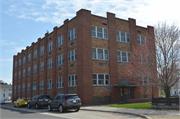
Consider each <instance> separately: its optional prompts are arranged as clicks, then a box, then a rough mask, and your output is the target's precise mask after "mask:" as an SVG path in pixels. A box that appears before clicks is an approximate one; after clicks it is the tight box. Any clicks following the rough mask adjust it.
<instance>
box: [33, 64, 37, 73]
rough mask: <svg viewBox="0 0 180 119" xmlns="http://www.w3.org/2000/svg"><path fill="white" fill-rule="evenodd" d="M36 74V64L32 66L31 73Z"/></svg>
mask: <svg viewBox="0 0 180 119" xmlns="http://www.w3.org/2000/svg"><path fill="white" fill-rule="evenodd" d="M36 72H37V64H35V65H33V73H36Z"/></svg>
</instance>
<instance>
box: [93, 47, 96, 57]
mask: <svg viewBox="0 0 180 119" xmlns="http://www.w3.org/2000/svg"><path fill="white" fill-rule="evenodd" d="M92 59H96V48H92Z"/></svg>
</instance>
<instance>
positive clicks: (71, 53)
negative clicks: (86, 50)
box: [68, 49, 77, 62]
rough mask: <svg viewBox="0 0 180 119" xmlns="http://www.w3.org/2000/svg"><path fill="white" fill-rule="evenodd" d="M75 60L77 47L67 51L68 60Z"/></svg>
mask: <svg viewBox="0 0 180 119" xmlns="http://www.w3.org/2000/svg"><path fill="white" fill-rule="evenodd" d="M76 60H77V49H74V50H71V51H68V62H73V61H76Z"/></svg>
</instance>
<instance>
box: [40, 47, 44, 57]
mask: <svg viewBox="0 0 180 119" xmlns="http://www.w3.org/2000/svg"><path fill="white" fill-rule="evenodd" d="M39 50H40V52H39V55H43V54H44V45H43V46H41V47H40V49H39Z"/></svg>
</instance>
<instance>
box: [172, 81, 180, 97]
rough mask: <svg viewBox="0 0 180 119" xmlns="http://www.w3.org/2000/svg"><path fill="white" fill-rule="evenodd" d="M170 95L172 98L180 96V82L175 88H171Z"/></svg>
mask: <svg viewBox="0 0 180 119" xmlns="http://www.w3.org/2000/svg"><path fill="white" fill-rule="evenodd" d="M170 93H171V96H177V95H178V96H180V80H179V81H178V82H177V83H176V84H175V85H174V86H173V87H171V90H170Z"/></svg>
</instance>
